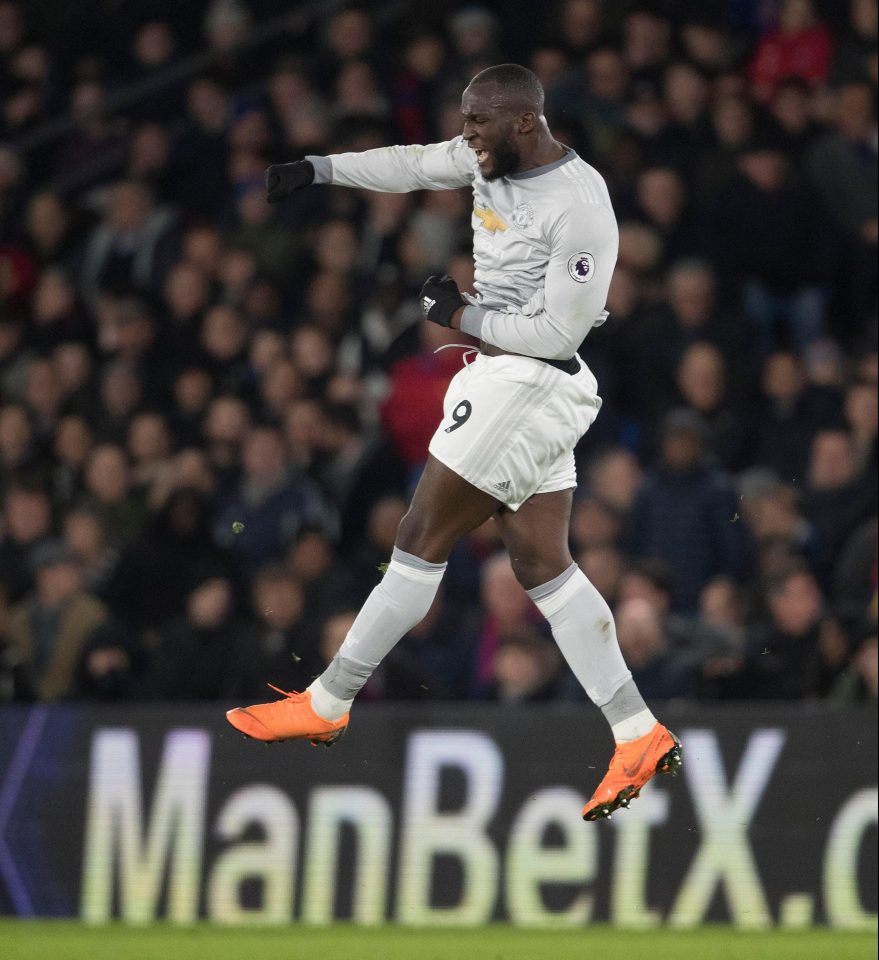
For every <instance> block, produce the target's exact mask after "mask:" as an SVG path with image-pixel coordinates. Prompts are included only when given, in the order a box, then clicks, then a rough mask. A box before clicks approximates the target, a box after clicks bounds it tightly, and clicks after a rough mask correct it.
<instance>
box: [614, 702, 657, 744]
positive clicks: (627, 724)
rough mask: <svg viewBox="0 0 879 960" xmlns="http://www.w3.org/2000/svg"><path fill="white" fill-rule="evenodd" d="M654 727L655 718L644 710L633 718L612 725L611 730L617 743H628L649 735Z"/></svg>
mask: <svg viewBox="0 0 879 960" xmlns="http://www.w3.org/2000/svg"><path fill="white" fill-rule="evenodd" d="M655 726H656V717H654V716H653V714H652V713H651V712H650V711H649V710H647V709H646V708H645V709H644V710H640V711H639V712H638V713H636V714H635V716H634V717H629V718H628V719H626V720H620V722H619V723H615V724H613V725H612V726H611V730H612V731H613V738H614V740H616V742H617V743H629V742H630V741H632V740H637V739H638V738H639V737H643V736H644V735H645V734H648V733H650V731H651V730H652V729H653V728H654V727H655Z"/></svg>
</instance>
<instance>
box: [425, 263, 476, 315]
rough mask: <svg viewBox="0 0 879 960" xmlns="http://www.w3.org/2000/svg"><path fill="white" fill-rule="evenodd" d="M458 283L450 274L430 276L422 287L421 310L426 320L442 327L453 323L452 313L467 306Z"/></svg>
mask: <svg viewBox="0 0 879 960" xmlns="http://www.w3.org/2000/svg"><path fill="white" fill-rule="evenodd" d="M466 306H467V301H466V300H465V299H464V298H463V297H462V296H461V291H460V290H459V289H458V284H457V283H455V281H454V280H453V279H452V278H451V277H450V276H449V275H448V274H444V275H443V276H442V277H428V278H427V279H426V280H425V281H424V286H423V287H422V288H421V312H422V313H423V314H424V318H425V320H430V321H431V323H438V324H439V325H440V326H441V327H450V326H451V325H452V314H453V313H454V312H455V311H456V310H457V309H458V307H466Z"/></svg>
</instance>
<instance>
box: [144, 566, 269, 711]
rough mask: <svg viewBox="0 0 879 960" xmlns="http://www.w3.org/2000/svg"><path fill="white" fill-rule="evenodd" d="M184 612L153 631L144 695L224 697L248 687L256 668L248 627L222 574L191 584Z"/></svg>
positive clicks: (181, 697) (251, 633)
mask: <svg viewBox="0 0 879 960" xmlns="http://www.w3.org/2000/svg"><path fill="white" fill-rule="evenodd" d="M185 611H186V612H185V614H184V616H182V617H180V618H178V619H175V620H171V621H169V622H168V623H167V624H165V625H164V626H163V628H162V629H161V631H159V636H158V645H157V649H156V651H155V655H154V657H153V659H152V662H151V663H152V667H151V671H150V673H149V674H148V676H147V678H146V687H145V691H146V694H147V695H148V696H150V697H155V698H158V699H162V700H228V699H232V698H235V697H240V696H242V694H243V692H244V690H253V688H254V685H255V680H254V679H252V674H251V670H253V669H254V668H256V669H258V668H259V663H258V662H257V660H256V657H255V653H256V652H257V651H255V650H254V649H253V648H254V645H255V644H254V636H253V632H252V629H250V627H249V625H248V624H247V623H246V622H245V621H244V620H243V618H242V617H240V616H239V615H238V612H237V610H236V599H235V590H234V587H233V585H232V583H231V582H230V581H229V580H228V579H226V578H225V577H222V576H209V577H207V578H206V579H203V580H201V581H200V582H199V583H197V584H196V586H194V587H193V588H192V590H191V591H190V592H189V594H188V595H187V597H186V601H185Z"/></svg>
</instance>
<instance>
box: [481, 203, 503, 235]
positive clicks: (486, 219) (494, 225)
mask: <svg viewBox="0 0 879 960" xmlns="http://www.w3.org/2000/svg"><path fill="white" fill-rule="evenodd" d="M473 212H474V213H475V214H476V216H477V217H479V219H480V220H481V221H482V226H483V227H484V228H485V229H486V230H488V232H489V233H497V232H498V230H507V229H508V224H506V223H504V221H503V220H501V218H500V217H499V216H498V215H497V214H496V213H495V212H494V210H489V208H488V207H474V208H473Z"/></svg>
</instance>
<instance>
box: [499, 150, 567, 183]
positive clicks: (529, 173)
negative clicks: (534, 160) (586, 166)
mask: <svg viewBox="0 0 879 960" xmlns="http://www.w3.org/2000/svg"><path fill="white" fill-rule="evenodd" d="M576 157H577V154H576V152H575V151H574V150H572V149H571V148H570V147H565V155H564V156H563V157H559V158H558V160H553V162H552V163H545V164H544V165H543V166H542V167H535V168H534V169H533V170H523V171H522V172H521V173H511V174H510V175H509V177H508V178H507V179H509V180H528V179H529V178H531V177H540V176H542V175H543V174H544V173H549V172H550V170H555V169H556V168H558V167H560V166H561V165H562V164H563V163H567V162H568V161H569V160H575V159H576Z"/></svg>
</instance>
